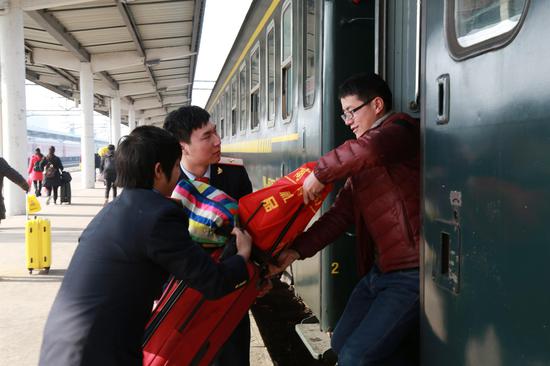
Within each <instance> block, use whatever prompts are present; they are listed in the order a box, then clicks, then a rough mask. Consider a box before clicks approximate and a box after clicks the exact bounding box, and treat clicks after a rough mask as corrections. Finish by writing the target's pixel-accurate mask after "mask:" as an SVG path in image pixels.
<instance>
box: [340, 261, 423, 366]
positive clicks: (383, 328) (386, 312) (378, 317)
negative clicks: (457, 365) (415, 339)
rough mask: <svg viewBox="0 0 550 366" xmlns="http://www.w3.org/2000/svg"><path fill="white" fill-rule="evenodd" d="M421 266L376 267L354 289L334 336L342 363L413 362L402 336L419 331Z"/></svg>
mask: <svg viewBox="0 0 550 366" xmlns="http://www.w3.org/2000/svg"><path fill="white" fill-rule="evenodd" d="M419 315H420V306H419V275H418V269H408V270H402V271H394V272H389V273H381V272H380V270H379V269H378V267H376V266H374V267H373V268H372V269H371V271H370V272H369V273H368V274H367V275H366V276H365V277H363V278H362V279H361V280H360V281H359V283H358V284H357V286H355V289H354V290H353V292H352V294H351V296H350V298H349V300H348V303H347V305H346V309H345V310H344V313H343V314H342V317H341V318H340V320H339V321H338V324H337V325H336V328H335V329H334V333H333V335H332V341H331V345H332V349H333V350H334V352H336V353H337V354H338V365H340V366H352V365H353V366H358V365H361V366H367V365H399V366H401V365H414V364H415V361H414V360H406V359H403V357H402V355H400V354H399V352H398V351H399V348H400V346H401V343H402V341H403V339H405V338H406V337H407V336H409V335H410V334H411V333H414V332H418V324H419Z"/></svg>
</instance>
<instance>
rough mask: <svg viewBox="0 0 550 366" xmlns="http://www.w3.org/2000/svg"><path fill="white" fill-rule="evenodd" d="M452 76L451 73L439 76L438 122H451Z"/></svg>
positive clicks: (439, 123)
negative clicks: (450, 84) (450, 87)
mask: <svg viewBox="0 0 550 366" xmlns="http://www.w3.org/2000/svg"><path fill="white" fill-rule="evenodd" d="M449 83H450V77H449V74H443V75H440V76H439V77H438V78H437V124H438V125H445V124H447V123H449V102H450V89H449Z"/></svg>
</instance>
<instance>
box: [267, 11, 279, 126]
mask: <svg viewBox="0 0 550 366" xmlns="http://www.w3.org/2000/svg"><path fill="white" fill-rule="evenodd" d="M270 34H272V35H273V56H272V57H271V58H270V57H269V35H270ZM276 34H277V33H276V31H275V20H271V22H270V23H269V25H268V26H267V28H266V33H265V49H266V52H265V54H266V57H265V59H266V61H265V68H266V73H265V75H266V83H265V84H266V85H265V98H266V109H265V113H266V120H267V127H273V126H275V117H276V111H277V108H276V103H275V96H276V95H277V77H276V72H275V63H276V60H277V56H276V51H277V42H276ZM270 59H271V64H270V63H269V61H270ZM270 66H272V68H273V93H271V95H270V93H269V81H270V80H269V78H270V72H269V71H270V69H269V67H270ZM270 98H271V99H270ZM270 103H271V111H272V113H271V111H270V108H269V106H270Z"/></svg>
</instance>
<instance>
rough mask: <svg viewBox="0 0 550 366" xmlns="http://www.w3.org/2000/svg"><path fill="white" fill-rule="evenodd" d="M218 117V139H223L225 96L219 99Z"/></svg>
mask: <svg viewBox="0 0 550 366" xmlns="http://www.w3.org/2000/svg"><path fill="white" fill-rule="evenodd" d="M219 116H220V130H219V134H220V138H221V139H223V138H224V136H225V95H222V96H221V98H220V109H219Z"/></svg>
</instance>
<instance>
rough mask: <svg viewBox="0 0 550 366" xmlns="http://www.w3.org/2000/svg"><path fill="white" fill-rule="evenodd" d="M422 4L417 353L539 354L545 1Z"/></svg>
mask: <svg viewBox="0 0 550 366" xmlns="http://www.w3.org/2000/svg"><path fill="white" fill-rule="evenodd" d="M423 3H425V5H424V6H425V8H423V16H422V24H423V33H424V35H425V42H423V48H424V50H425V54H424V56H423V59H424V60H425V65H424V67H423V78H422V80H424V82H425V85H424V86H423V88H422V90H423V95H422V105H423V110H422V111H423V113H422V126H423V138H424V142H423V155H424V157H423V164H424V166H423V169H424V174H423V176H424V182H423V243H422V245H423V287H422V291H423V293H422V304H421V305H422V318H421V335H422V339H421V351H422V352H421V360H422V362H421V364H422V365H425V366H431V365H433V366H436V365H437V366H439V365H447V366H453V365H456V366H459V365H460V366H462V365H542V364H548V360H549V359H550V347H549V345H550V315H549V314H550V312H549V309H550V293H549V291H548V289H547V287H548V286H547V282H548V279H549V278H550V266H548V258H550V246H549V245H548V241H549V238H550V229H549V225H548V222H547V218H548V217H549V216H550V205H549V204H548V199H549V198H550V169H549V168H548V167H549V166H550V154H549V153H548V146H549V145H548V141H550V124H549V123H548V122H549V118H548V115H549V110H548V105H549V103H548V102H549V101H550V87H549V85H550V66H549V63H548V60H550V47H548V40H547V39H546V38H547V35H548V17H549V16H550V2H548V1H529V0H487V1H476V0H445V1H430V2H423Z"/></svg>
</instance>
